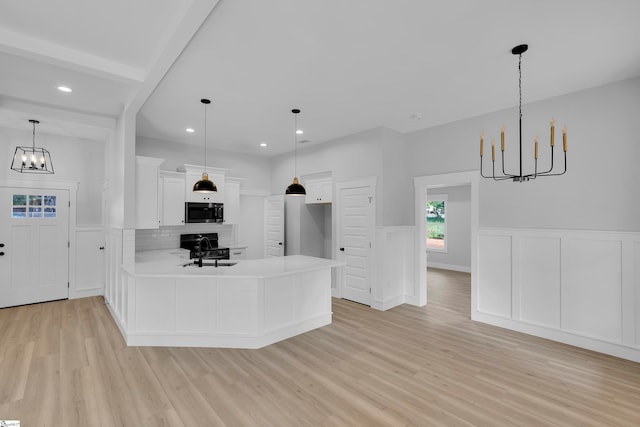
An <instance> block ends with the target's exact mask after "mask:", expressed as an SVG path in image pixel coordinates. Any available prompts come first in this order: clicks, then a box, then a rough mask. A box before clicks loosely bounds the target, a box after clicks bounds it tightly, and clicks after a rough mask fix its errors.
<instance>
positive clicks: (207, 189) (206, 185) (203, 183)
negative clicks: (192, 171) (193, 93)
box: [193, 98, 218, 193]
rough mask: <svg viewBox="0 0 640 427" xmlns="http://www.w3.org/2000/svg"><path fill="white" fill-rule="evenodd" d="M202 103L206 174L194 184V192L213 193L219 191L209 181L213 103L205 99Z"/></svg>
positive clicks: (203, 173)
mask: <svg viewBox="0 0 640 427" xmlns="http://www.w3.org/2000/svg"><path fill="white" fill-rule="evenodd" d="M200 102H201V103H202V104H203V105H204V172H202V179H201V180H200V181H196V183H195V184H193V191H194V192H195V193H213V192H216V191H218V187H216V185H215V184H214V183H213V181H210V180H209V174H208V173H207V105H209V104H211V101H210V100H208V99H204V98H203V99H201V100H200Z"/></svg>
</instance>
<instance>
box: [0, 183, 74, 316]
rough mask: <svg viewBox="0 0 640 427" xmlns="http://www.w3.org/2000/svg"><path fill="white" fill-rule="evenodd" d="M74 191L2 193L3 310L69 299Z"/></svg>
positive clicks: (0, 264) (0, 293) (0, 279)
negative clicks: (71, 207)
mask: <svg viewBox="0 0 640 427" xmlns="http://www.w3.org/2000/svg"><path fill="white" fill-rule="evenodd" d="M68 245H69V191H68V190H57V189H35V188H11V187H1V188H0V307H10V306H15V305H22V304H31V303H35V302H42V301H52V300H57V299H64V298H68V297H69V246H68Z"/></svg>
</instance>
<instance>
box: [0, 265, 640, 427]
mask: <svg viewBox="0 0 640 427" xmlns="http://www.w3.org/2000/svg"><path fill="white" fill-rule="evenodd" d="M428 277H429V286H428V299H429V304H428V306H427V307H421V308H418V307H412V306H406V305H405V306H401V307H396V308H394V309H391V310H389V311H386V312H379V311H376V310H373V309H370V308H368V307H365V306H362V305H359V304H356V303H352V302H349V301H345V300H334V301H333V310H334V317H333V323H332V324H331V325H330V326H327V327H324V328H321V329H318V330H315V331H312V332H309V333H306V334H303V335H300V336H298V337H295V338H292V339H289V340H286V341H283V342H280V343H277V344H274V345H271V346H269V347H266V348H263V349H260V350H231V349H205V348H157V347H126V346H125V345H124V342H123V340H122V337H121V336H120V334H119V332H118V330H117V328H116V326H115V324H114V322H113V320H112V319H111V317H110V315H109V313H108V311H107V310H106V307H105V306H104V301H103V299H102V298H101V297H95V298H86V299H80V300H73V301H58V302H51V303H45V304H36V305H30V306H24V307H16V308H8V309H2V310H0V419H19V420H21V421H22V426H66V427H72V426H154V427H155V426H187V427H192V426H405V425H410V426H431V425H443V426H452V425H456V426H457V425H460V426H470V425H478V426H502V425H504V426H529V425H531V426H543V425H567V426H577V425H580V426H638V425H640V364H637V363H633V362H629V361H625V360H621V359H616V358H614V357H610V356H605V355H602V354H598V353H593V352H590V351H587V350H582V349H578V348H574V347H570V346H567V345H563V344H558V343H554V342H551V341H547V340H544V339H540V338H535V337H531V336H527V335H523V334H519V333H516V332H512V331H508V330H504V329H500V328H496V327H492V326H489V325H483V324H479V323H474V322H471V321H470V319H469V311H470V310H469V304H470V302H469V300H470V296H469V294H470V289H469V288H470V277H469V275H468V274H464V273H455V272H446V271H444V270H435V269H430V270H429V274H428Z"/></svg>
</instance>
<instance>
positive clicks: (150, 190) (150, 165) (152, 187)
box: [135, 156, 164, 229]
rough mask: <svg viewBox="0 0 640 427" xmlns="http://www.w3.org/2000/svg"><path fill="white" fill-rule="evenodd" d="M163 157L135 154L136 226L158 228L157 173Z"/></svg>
mask: <svg viewBox="0 0 640 427" xmlns="http://www.w3.org/2000/svg"><path fill="white" fill-rule="evenodd" d="M162 162H164V159H157V158H155V157H143V156H136V183H135V186H136V228H140V229H144V228H158V227H159V226H160V218H159V215H158V198H159V197H158V173H159V170H160V164H161V163H162Z"/></svg>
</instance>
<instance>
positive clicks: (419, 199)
mask: <svg viewBox="0 0 640 427" xmlns="http://www.w3.org/2000/svg"><path fill="white" fill-rule="evenodd" d="M478 176H479V173H478V171H468V172H457V173H450V174H441V175H429V176H422V177H416V178H414V189H415V195H414V196H415V211H416V212H415V224H416V229H417V234H416V239H417V240H416V245H415V246H416V249H417V251H416V254H415V256H416V259H415V266H416V269H417V271H416V273H415V277H416V278H417V279H418V280H417V281H416V283H415V285H414V286H415V287H416V288H415V290H414V297H415V302H416V305H420V306H423V305H426V304H427V274H428V271H427V267H428V266H429V265H428V261H427V260H428V257H429V255H428V254H427V240H428V239H427V238H425V237H426V236H427V229H428V226H427V220H426V219H427V218H426V209H427V203H428V201H429V200H430V199H431V198H433V197H432V195H436V194H442V193H443V191H442V189H444V188H448V187H452V188H454V187H455V188H457V187H460V188H466V189H467V190H466V191H468V194H469V199H470V200H469V232H468V234H467V237H466V238H467V239H468V240H469V243H468V244H469V247H470V251H469V252H470V254H469V257H470V263H469V265H470V268H468V272H469V273H471V308H472V310H473V307H475V306H476V295H477V293H476V289H477V286H476V280H477V265H478V263H477V257H478V253H477V242H478V223H479V220H478V211H479V203H478V184H479V179H478ZM440 198H442V197H440ZM443 212H445V216H446V213H447V211H443ZM449 231H450V230H449ZM449 237H450V236H449ZM434 264H435V266H437V262H434ZM455 266H456V265H455V264H447V263H441V265H440V267H441V268H442V267H445V268H446V267H449V268H451V267H455ZM451 269H453V270H456V268H451ZM458 270H463V272H464V270H465V269H460V268H458Z"/></svg>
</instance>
